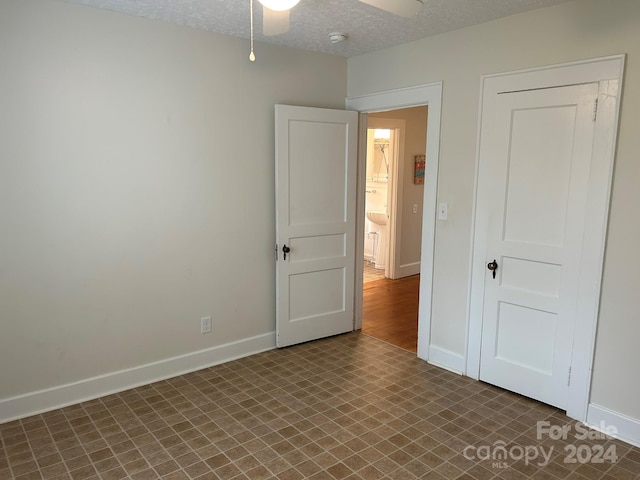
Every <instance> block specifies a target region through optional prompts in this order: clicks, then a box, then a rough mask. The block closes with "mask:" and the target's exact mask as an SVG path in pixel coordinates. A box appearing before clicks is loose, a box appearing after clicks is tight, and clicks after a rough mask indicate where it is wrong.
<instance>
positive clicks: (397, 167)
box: [365, 117, 406, 279]
mask: <svg viewBox="0 0 640 480" xmlns="http://www.w3.org/2000/svg"><path fill="white" fill-rule="evenodd" d="M372 123H374V124H377V125H380V126H379V127H376V126H371V124H372ZM372 128H387V129H389V130H393V131H394V133H393V143H392V146H393V153H391V151H390V152H389V178H388V183H387V189H388V193H387V198H388V200H387V214H388V217H389V221H388V224H387V247H386V250H387V252H386V253H387V261H386V264H385V268H384V273H385V275H386V276H387V277H388V278H391V279H396V278H399V277H400V256H399V255H400V243H401V241H402V228H401V227H402V203H403V202H402V198H403V197H402V196H403V193H404V185H403V179H404V161H403V160H404V138H405V130H406V122H405V121H404V120H398V119H395V118H373V117H372V118H370V119H368V120H367V131H368V130H369V129H372ZM390 150H391V149H390ZM365 168H366V167H365ZM365 203H366V200H365Z"/></svg>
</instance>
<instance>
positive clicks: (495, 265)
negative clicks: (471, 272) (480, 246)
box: [487, 260, 498, 278]
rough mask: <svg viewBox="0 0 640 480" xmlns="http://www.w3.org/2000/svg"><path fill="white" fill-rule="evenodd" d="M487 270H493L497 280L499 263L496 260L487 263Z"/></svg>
mask: <svg viewBox="0 0 640 480" xmlns="http://www.w3.org/2000/svg"><path fill="white" fill-rule="evenodd" d="M487 268H488V269H489V270H491V272H492V273H493V278H496V270H498V262H496V261H495V260H494V261H493V262H489V263H487Z"/></svg>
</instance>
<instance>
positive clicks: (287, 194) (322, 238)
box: [276, 105, 358, 347]
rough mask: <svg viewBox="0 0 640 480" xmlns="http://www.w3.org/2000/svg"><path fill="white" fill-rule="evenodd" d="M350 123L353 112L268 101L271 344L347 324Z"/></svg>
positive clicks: (344, 328) (352, 180)
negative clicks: (271, 113)
mask: <svg viewBox="0 0 640 480" xmlns="http://www.w3.org/2000/svg"><path fill="white" fill-rule="evenodd" d="M357 124H358V115H357V112H350V111H344V110H327V109H317V108H307V107H292V106H287V105H277V106H276V238H277V248H278V252H277V263H276V276H277V279H276V296H277V299H276V333H277V345H278V346H279V347H284V346H287V345H293V344H296V343H301V342H305V341H309V340H314V339H317V338H322V337H327V336H330V335H336V334H339V333H344V332H348V331H351V330H353V304H354V298H353V297H354V281H355V278H354V268H355V256H354V255H355V213H356V212H355V199H356V165H357V161H356V154H357ZM284 245H287V247H288V248H289V249H290V251H289V252H288V253H287V256H286V259H285V258H284V255H283V253H284V252H283V250H282V249H283V247H284Z"/></svg>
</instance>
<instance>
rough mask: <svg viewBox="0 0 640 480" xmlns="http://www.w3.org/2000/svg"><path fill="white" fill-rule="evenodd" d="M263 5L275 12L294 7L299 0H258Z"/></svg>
mask: <svg viewBox="0 0 640 480" xmlns="http://www.w3.org/2000/svg"><path fill="white" fill-rule="evenodd" d="M258 1H259V2H260V3H261V4H262V5H263V6H265V7H267V8H268V9H270V10H275V11H276V12H283V11H285V10H289V9H290V8H293V7H295V6H296V5H297V4H298V2H299V1H300V0H258Z"/></svg>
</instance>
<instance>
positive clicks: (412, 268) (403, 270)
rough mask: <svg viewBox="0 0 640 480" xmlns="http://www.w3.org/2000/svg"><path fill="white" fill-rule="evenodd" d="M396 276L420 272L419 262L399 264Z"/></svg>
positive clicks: (408, 275) (406, 275)
mask: <svg viewBox="0 0 640 480" xmlns="http://www.w3.org/2000/svg"><path fill="white" fill-rule="evenodd" d="M398 270H399V274H398V278H404V277H410V276H411V275H418V274H419V273H420V262H413V263H407V264H406V265H400V268H399V269H398Z"/></svg>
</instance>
